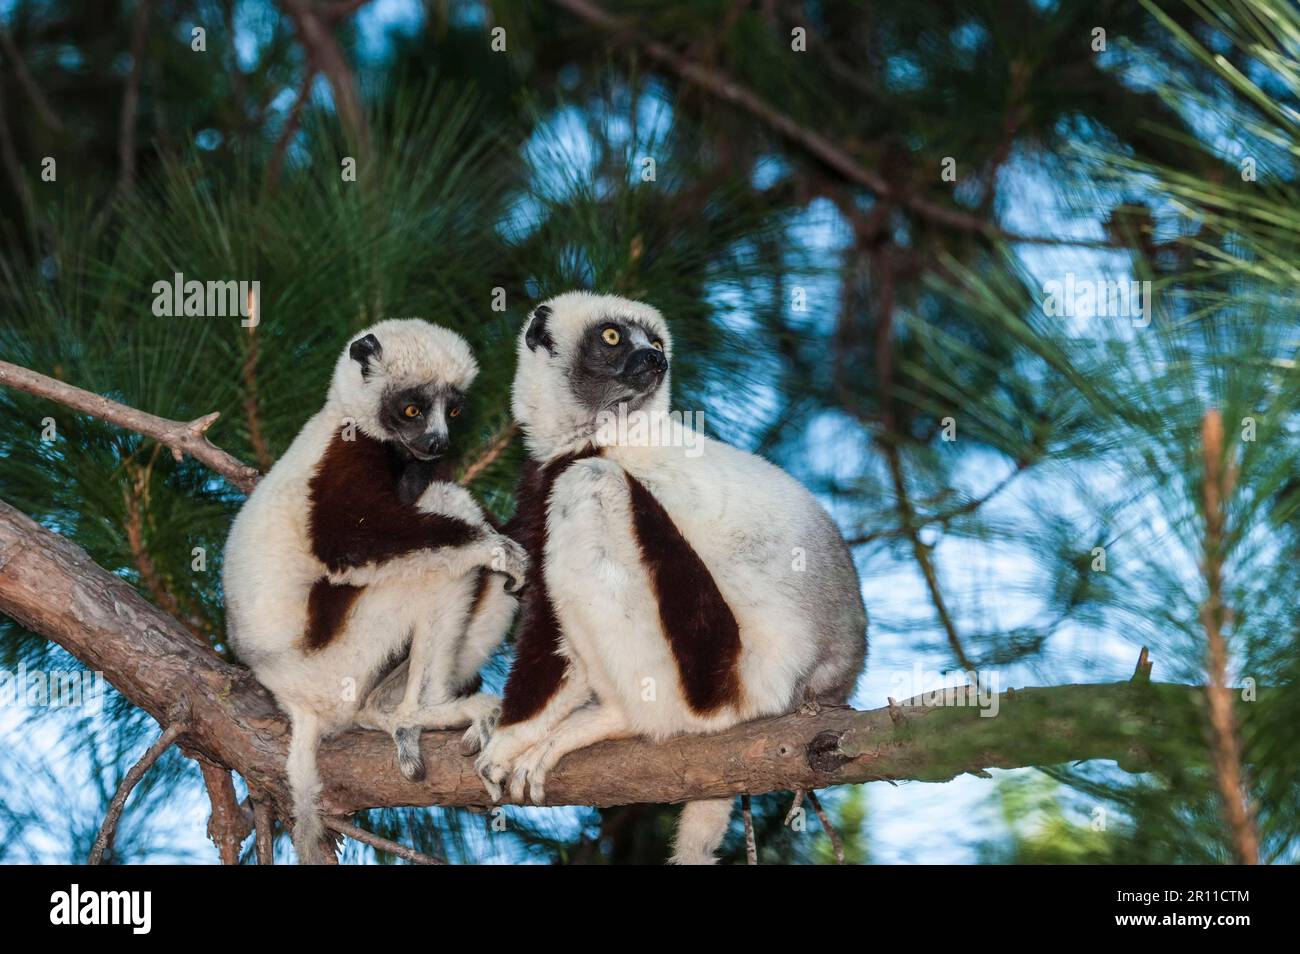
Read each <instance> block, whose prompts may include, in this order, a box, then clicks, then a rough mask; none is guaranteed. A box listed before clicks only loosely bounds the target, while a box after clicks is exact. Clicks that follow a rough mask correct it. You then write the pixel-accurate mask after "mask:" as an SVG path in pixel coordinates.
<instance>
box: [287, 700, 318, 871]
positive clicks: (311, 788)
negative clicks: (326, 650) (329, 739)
mask: <svg viewBox="0 0 1300 954" xmlns="http://www.w3.org/2000/svg"><path fill="white" fill-rule="evenodd" d="M289 719H290V721H291V722H292V724H293V734H292V736H291V738H290V739H289V762H288V766H287V769H286V770H287V773H288V776H289V791H290V792H291V793H292V795H293V848H294V851H296V852H297V853H298V862H299V864H304V865H318V864H323V863H324V853H325V849H324V840H325V824H324V822H323V821H322V820H321V815H320V789H321V785H320V775H319V774H318V773H317V771H316V750H317V749H318V748H319V747H320V737H321V728H320V719H318V718H317V717H316V716H315V715H314V714H313V713H310V712H306V711H304V710H302V709H296V708H295V709H292V710H290V713H289Z"/></svg>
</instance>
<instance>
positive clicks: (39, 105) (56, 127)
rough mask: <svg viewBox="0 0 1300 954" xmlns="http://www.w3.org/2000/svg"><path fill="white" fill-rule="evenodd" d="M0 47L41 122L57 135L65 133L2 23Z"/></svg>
mask: <svg viewBox="0 0 1300 954" xmlns="http://www.w3.org/2000/svg"><path fill="white" fill-rule="evenodd" d="M0 46H3V47H4V51H5V56H7V57H8V58H9V62H10V64H11V65H12V66H13V70H14V78H15V79H17V80H18V85H19V86H21V87H22V88H23V92H24V93H26V94H27V98H28V99H29V100H31V102H32V109H34V110H35V111H36V115H37V116H38V117H39V118H40V120H41V122H42V123H44V124H45V126H46V127H47V128H49V129H51V130H53V131H54V132H56V133H61V132H63V122H62V121H61V120H60V119H59V117H58V116H57V115H56V114H55V112H54V110H53V109H51V108H50V101H49V100H48V99H46V98H45V94H44V93H42V92H41V88H40V87H39V86H37V85H36V80H35V79H33V78H32V73H31V70H29V69H28V68H27V62H26V61H25V60H24V59H23V56H22V53H20V52H19V50H18V44H17V43H15V42H14V38H13V36H12V35H10V33H9V30H8V28H7V27H5V25H4V24H2V23H0Z"/></svg>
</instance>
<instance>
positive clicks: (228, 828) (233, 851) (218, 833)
mask: <svg viewBox="0 0 1300 954" xmlns="http://www.w3.org/2000/svg"><path fill="white" fill-rule="evenodd" d="M198 763H199V771H201V772H202V773H203V784H204V785H205V786H206V787H207V789H208V801H210V802H211V803H212V814H211V816H209V818H208V838H210V839H211V840H212V843H213V844H214V845H216V846H217V853H218V854H219V855H220V856H221V863H222V864H223V865H237V864H239V849H240V848H241V847H242V846H243V844H244V839H245V838H247V837H248V835H249V832H251V831H252V830H253V818H252V812H251V811H249V810H248V809H247V808H245V807H244V806H243V805H241V804H240V803H239V798H238V796H237V795H236V794H235V780H234V779H233V778H231V777H230V770H229V769H227V768H225V767H223V766H220V765H214V764H213V763H211V762H209V761H208V760H207V759H199V760H198Z"/></svg>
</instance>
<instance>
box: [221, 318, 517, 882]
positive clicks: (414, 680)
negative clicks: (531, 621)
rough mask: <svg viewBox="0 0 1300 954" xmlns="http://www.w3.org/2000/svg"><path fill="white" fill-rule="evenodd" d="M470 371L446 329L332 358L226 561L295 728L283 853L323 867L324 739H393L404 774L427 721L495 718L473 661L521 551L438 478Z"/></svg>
mask: <svg viewBox="0 0 1300 954" xmlns="http://www.w3.org/2000/svg"><path fill="white" fill-rule="evenodd" d="M477 373H478V366H477V363H476V362H475V360H474V356H473V354H472V353H471V351H470V348H469V345H468V344H467V343H466V342H465V340H464V339H463V338H461V337H460V336H459V335H457V334H456V333H454V332H452V331H449V330H448V329H446V328H440V327H438V326H436V325H432V324H429V323H428V322H424V321H420V320H417V319H397V320H389V321H383V322H380V323H379V324H376V325H374V326H373V327H371V328H369V329H367V330H366V331H364V332H361V333H360V334H359V335H357V336H356V337H355V338H354V339H353V340H352V341H350V342H349V343H348V346H347V347H346V348H345V349H344V350H343V353H342V354H341V355H340V356H339V359H338V362H337V364H336V365H335V368H334V375H333V379H332V380H331V383H330V387H329V393H328V395H327V397H326V400H325V406H324V407H323V408H322V409H321V410H320V411H319V412H317V413H316V414H315V415H314V416H313V417H312V418H311V419H310V420H309V421H308V422H307V423H306V425H305V426H304V427H303V429H302V431H301V432H299V434H298V436H297V437H296V438H295V439H294V441H293V443H292V444H291V445H290V447H289V449H288V450H287V451H286V452H285V454H284V456H283V457H281V458H280V459H279V461H277V462H276V464H275V466H274V467H272V468H271V471H270V473H268V474H267V475H266V476H265V477H264V478H263V479H262V480H261V482H260V483H259V484H258V485H257V487H256V488H255V489H254V491H253V493H252V494H251V495H250V496H249V498H248V500H247V501H246V502H245V504H244V506H243V508H242V509H241V510H240V512H239V514H238V516H237V517H236V518H235V521H234V524H233V525H232V527H231V530H230V537H229V539H228V540H227V542H226V549H225V561H224V567H223V584H224V589H225V599H226V611H227V617H228V620H229V627H230V636H231V642H232V645H233V646H234V648H235V651H236V653H238V655H239V657H240V659H242V660H243V661H244V662H245V663H247V664H248V665H249V666H250V667H251V668H252V670H253V673H254V674H255V675H256V676H257V678H258V679H259V680H260V681H261V682H262V684H263V685H265V686H266V687H267V688H268V689H269V690H270V691H271V693H272V694H273V695H274V696H275V699H276V701H277V702H278V703H279V704H280V706H281V708H283V709H284V710H285V712H286V713H287V714H288V716H289V718H290V720H291V723H292V731H293V735H292V740H291V742H290V747H289V756H288V778H289V784H290V787H291V789H292V791H293V798H294V813H295V819H294V837H293V840H294V847H295V849H296V851H297V853H298V857H299V860H300V861H302V862H303V863H318V862H320V861H322V860H325V858H326V855H327V853H328V852H330V851H331V850H332V846H331V845H330V844H328V843H327V841H326V835H325V831H324V825H323V821H322V818H321V815H320V805H319V798H320V792H321V782H320V777H319V774H318V772H317V768H316V753H317V749H318V747H319V743H320V740H321V739H322V738H323V737H326V736H328V735H330V734H332V733H336V732H339V731H342V730H344V729H347V728H350V727H352V726H353V725H362V726H365V727H368V728H375V729H380V730H382V731H386V732H389V733H391V734H392V735H393V738H394V740H395V742H396V744H397V751H398V763H399V767H400V768H401V771H402V773H403V774H404V775H406V776H407V777H408V778H418V777H419V776H420V775H421V774H422V772H423V765H422V763H421V761H420V754H419V736H420V731H421V730H422V729H449V728H462V727H465V726H468V727H469V728H468V731H467V732H466V734H465V740H464V743H463V745H462V749H463V750H464V751H465V753H466V754H473V753H474V752H476V751H478V750H479V748H481V746H482V745H483V743H484V742H485V741H486V739H487V736H488V733H489V732H490V731H491V729H492V727H493V724H494V722H495V720H496V717H497V713H498V711H499V703H500V700H499V699H498V698H497V697H496V696H492V695H488V694H486V693H482V692H479V691H477V690H478V684H479V678H478V672H479V668H480V667H481V666H482V665H483V663H484V661H485V660H486V659H487V658H488V656H489V655H490V654H491V653H492V652H493V650H494V649H495V648H496V647H497V646H498V645H499V644H500V642H501V640H502V639H503V638H504V636H505V633H506V631H507V629H508V628H509V626H510V623H511V621H512V620H513V618H514V614H515V609H516V605H517V604H516V600H515V597H514V596H513V595H512V593H513V592H514V591H516V590H517V589H518V587H519V586H520V585H522V582H523V579H524V575H525V573H526V569H527V557H526V555H525V553H524V551H523V549H522V548H521V547H520V546H519V545H518V544H517V543H515V542H514V541H513V540H511V539H509V538H508V537H506V536H504V535H502V534H501V533H499V532H497V531H496V530H495V529H494V528H493V526H492V525H491V524H490V523H489V521H488V520H487V519H486V517H485V516H484V514H483V511H482V509H481V508H480V507H479V506H478V504H477V503H476V502H475V501H474V499H473V498H472V497H471V496H470V495H469V493H468V492H467V491H465V490H464V489H463V488H461V487H458V486H456V485H455V484H452V483H448V482H445V481H443V480H439V479H437V474H436V466H437V462H438V460H439V458H441V457H442V456H443V455H444V454H445V453H446V451H447V450H448V447H449V442H450V432H451V429H452V424H453V423H454V420H455V418H457V417H459V416H460V414H461V410H462V405H463V401H464V396H465V391H466V389H468V388H469V386H470V384H471V383H472V382H473V380H474V377H475V375H476V374H477Z"/></svg>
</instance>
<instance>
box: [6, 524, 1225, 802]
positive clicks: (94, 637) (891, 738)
mask: <svg viewBox="0 0 1300 954" xmlns="http://www.w3.org/2000/svg"><path fill="white" fill-rule="evenodd" d="M0 612H4V613H6V614H8V615H10V616H12V617H13V618H14V619H15V620H17V621H18V622H19V623H20V624H22V625H23V626H26V627H27V628H29V629H31V630H33V631H35V632H38V633H41V634H42V635H44V636H46V637H47V638H49V639H51V640H53V641H55V642H57V643H58V644H59V645H61V646H62V647H64V648H65V649H66V650H67V651H68V652H70V653H71V654H72V655H74V656H75V657H76V658H77V659H78V660H80V661H81V662H82V664H83V665H85V666H86V667H87V668H88V669H91V670H98V671H101V672H103V673H104V674H105V676H106V678H107V679H108V680H109V681H110V682H111V683H112V684H113V685H114V686H115V687H117V689H118V690H119V691H120V692H122V693H123V695H125V696H126V697H127V698H128V699H130V700H131V701H132V702H133V703H135V704H136V705H138V706H140V707H141V708H142V709H144V710H145V711H147V712H149V713H150V714H151V715H153V716H154V717H155V718H157V719H159V720H166V719H167V713H168V712H169V711H170V709H171V707H172V706H173V705H174V704H175V702H176V701H177V700H184V701H185V702H186V703H187V704H188V706H189V712H190V715H189V722H188V728H187V729H186V733H185V743H184V748H185V752H186V754H187V755H191V756H201V757H203V758H207V759H209V760H210V761H214V762H217V763H218V764H221V765H225V766H228V767H229V768H231V769H233V770H234V771H237V772H239V773H240V775H241V776H243V777H244V779H245V780H246V781H247V782H248V785H249V790H250V791H253V792H257V793H258V798H259V799H266V800H268V801H270V802H272V803H274V805H275V806H276V810H277V812H278V814H280V815H281V817H292V802H291V799H290V796H289V790H288V785H287V783H286V781H285V778H284V765H285V757H286V754H287V751H288V740H289V725H288V722H287V720H286V719H285V717H284V716H283V715H282V714H281V713H280V712H279V711H278V710H277V708H276V706H275V702H274V701H273V700H272V698H271V696H270V694H269V693H268V692H267V691H266V690H265V689H264V688H262V686H261V685H259V684H258V682H257V680H256V679H254V678H253V676H252V674H251V673H250V672H249V671H248V670H246V669H244V668H242V667H240V666H235V665H232V664H230V663H227V662H225V661H224V660H222V659H219V658H217V657H215V656H213V655H211V654H209V653H206V652H204V651H203V650H202V648H201V647H199V646H198V645H197V644H196V643H195V642H194V640H193V639H192V638H191V637H190V635H189V634H188V632H187V631H186V629H185V628H184V626H182V625H181V624H180V623H178V622H177V621H176V620H174V619H172V618H171V617H169V616H168V615H167V614H166V613H164V612H163V611H161V610H160V609H158V608H157V607H155V606H154V605H153V604H151V603H149V602H148V601H147V600H145V599H144V598H143V597H142V596H141V595H140V594H139V593H138V592H136V590H135V589H134V588H133V587H131V586H130V585H129V584H128V583H126V582H125V581H124V580H122V579H121V578H120V577H118V576H116V575H115V574H112V573H110V572H108V571H107V570H105V569H103V568H102V567H99V566H97V565H96V564H95V563H94V562H92V561H91V560H90V558H89V557H88V556H87V555H86V553H85V552H84V551H83V550H82V549H81V548H80V547H78V546H77V545H76V544H74V543H72V542H71V541H69V540H66V539H64V538H62V537H60V536H59V535H57V534H55V533H52V532H51V531H49V530H46V529H44V528H43V527H41V526H40V525H38V524H37V523H36V522H35V521H33V520H32V519H31V518H29V517H27V516H25V515H24V514H22V513H19V512H18V511H17V510H15V509H14V508H13V507H11V506H9V505H8V504H5V503H3V502H0ZM1202 695H1203V690H1201V689H1199V688H1193V687H1188V686H1167V685H1166V686H1161V685H1143V684H1139V683H1134V682H1124V683H1118V684H1104V685H1084V686H1058V687H1054V688H1048V689H1033V690H1018V691H1015V692H1014V693H1012V692H1010V691H1009V692H1007V693H1005V694H1003V695H1002V696H1000V697H998V702H999V705H1000V711H999V714H998V716H997V718H982V717H980V715H979V712H978V710H977V709H976V708H974V707H970V706H933V705H925V704H923V703H924V700H919V699H918V700H909V701H908V702H904V703H900V704H899V706H898V719H899V721H898V723H897V724H896V723H895V719H894V718H891V716H890V711H889V708H888V707H883V708H880V709H874V710H871V711H867V712H859V711H855V710H853V709H848V708H838V707H835V708H832V707H825V708H823V709H822V710H821V711H820V712H819V713H818V714H816V715H808V714H804V713H793V714H791V715H786V716H782V717H780V718H774V719H763V720H760V721H757V722H751V723H747V724H745V725H740V726H736V727H735V728H732V729H729V730H727V731H725V732H721V733H718V734H716V735H692V736H682V737H680V738H676V739H671V740H669V741H666V742H660V743H654V742H649V741H646V740H643V739H630V740H622V741H616V742H603V743H600V744H599V745H595V746H592V747H590V748H588V749H584V750H582V751H580V752H575V753H573V754H571V755H569V756H567V757H566V758H564V759H563V760H562V761H561V763H560V764H559V766H557V767H556V769H555V771H554V772H552V773H551V776H550V777H549V779H548V782H547V786H546V804H548V805H592V806H609V805H623V804H630V803H640V802H682V801H690V800H698V799H704V798H717V797H725V796H728V795H734V794H737V793H740V792H751V793H753V794H761V793H764V792H771V791H789V790H795V789H803V790H813V789H817V788H822V787H825V786H828V785H838V784H844V783H850V782H866V781H872V780H877V779H891V780H901V779H916V780H921V781H944V780H947V779H950V778H954V777H956V776H958V775H961V774H963V773H965V772H976V771H979V770H982V769H986V768H1016V767H1021V766H1028V765H1048V764H1059V763H1063V762H1067V761H1075V760H1079V759H1095V758H1101V759H1114V760H1117V761H1118V762H1119V763H1120V764H1121V765H1122V766H1126V767H1130V768H1139V769H1147V768H1149V767H1150V766H1151V760H1152V759H1153V758H1154V757H1155V756H1156V754H1157V753H1155V751H1154V750H1155V749H1156V747H1158V746H1160V745H1161V744H1163V742H1164V741H1165V740H1168V739H1175V738H1187V737H1188V735H1187V733H1188V732H1190V733H1195V732H1197V731H1198V729H1197V726H1198V725H1199V723H1198V722H1197V719H1198V718H1199V717H1198V714H1197V712H1198V702H1199V701H1200V697H1201V696H1202ZM459 736H460V733H457V732H427V733H424V735H423V737H422V742H421V746H422V749H421V754H422V755H423V758H424V764H425V766H426V767H427V775H426V778H425V779H424V780H422V781H420V782H409V781H407V780H406V779H404V778H403V777H402V776H401V774H400V773H399V772H398V771H397V769H396V766H395V765H394V756H393V747H392V741H391V739H389V737H388V736H387V735H385V734H383V733H380V732H371V731H362V730H354V731H351V732H348V733H346V734H344V735H342V736H340V737H338V738H335V739H333V740H330V741H329V742H326V743H325V744H324V746H322V749H321V752H320V769H321V776H322V778H323V779H324V783H325V784H324V793H323V797H322V803H323V807H324V809H325V811H326V812H327V814H329V815H333V816H339V815H347V814H349V813H351V812H354V811H358V810H360V809H362V808H371V807H390V806H402V805H447V806H487V805H490V801H489V799H488V796H487V794H486V793H485V792H484V790H483V786H482V784H481V783H480V781H479V779H478V777H477V776H476V775H475V774H474V769H473V764H472V760H470V759H468V758H466V757H464V756H462V755H461V754H460V752H459V741H460V740H459Z"/></svg>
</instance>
